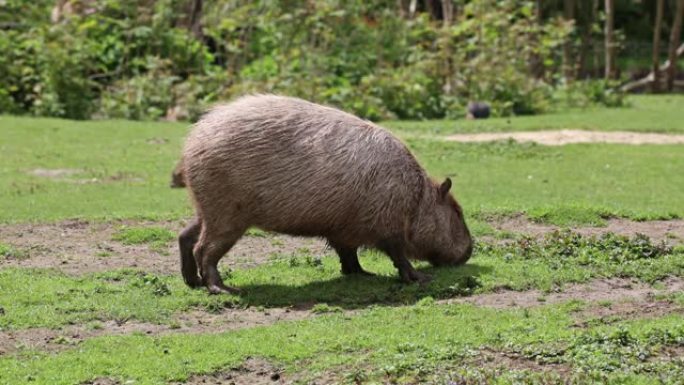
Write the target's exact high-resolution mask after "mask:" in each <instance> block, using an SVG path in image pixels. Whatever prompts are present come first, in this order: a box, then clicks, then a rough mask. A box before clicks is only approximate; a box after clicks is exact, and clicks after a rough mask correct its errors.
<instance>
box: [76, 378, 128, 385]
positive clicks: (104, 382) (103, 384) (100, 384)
mask: <svg viewBox="0 0 684 385" xmlns="http://www.w3.org/2000/svg"><path fill="white" fill-rule="evenodd" d="M119 384H120V382H119V381H116V380H112V379H111V378H106V377H103V378H97V379H95V380H93V381H88V382H83V383H81V385H119Z"/></svg>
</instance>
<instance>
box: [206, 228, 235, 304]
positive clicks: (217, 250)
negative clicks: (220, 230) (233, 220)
mask: <svg viewBox="0 0 684 385" xmlns="http://www.w3.org/2000/svg"><path fill="white" fill-rule="evenodd" d="M241 236H242V232H234V233H230V234H221V235H220V236H210V235H208V234H202V236H201V237H200V241H199V243H198V244H197V246H196V247H195V253H196V255H195V257H196V259H197V260H199V261H201V265H200V274H201V276H202V283H203V284H204V286H206V287H207V290H209V293H210V294H237V293H239V292H240V290H239V289H238V288H234V287H230V286H226V285H225V284H224V283H223V280H222V279H221V275H220V274H219V271H218V262H219V261H220V260H221V258H222V257H223V256H224V255H225V254H226V253H227V252H228V251H229V250H230V249H231V247H233V245H234V244H235V242H237V240H238V239H240V237H241Z"/></svg>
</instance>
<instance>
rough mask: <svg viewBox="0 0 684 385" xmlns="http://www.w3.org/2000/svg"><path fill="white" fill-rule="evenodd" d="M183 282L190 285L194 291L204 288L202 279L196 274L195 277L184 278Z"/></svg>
mask: <svg viewBox="0 0 684 385" xmlns="http://www.w3.org/2000/svg"><path fill="white" fill-rule="evenodd" d="M183 280H184V281H185V284H186V285H188V286H189V287H191V288H193V289H197V288H199V287H202V286H204V285H203V284H202V279H201V278H200V276H199V275H197V274H194V275H189V276H185V275H184V276H183Z"/></svg>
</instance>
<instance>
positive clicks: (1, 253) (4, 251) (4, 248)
mask: <svg viewBox="0 0 684 385" xmlns="http://www.w3.org/2000/svg"><path fill="white" fill-rule="evenodd" d="M26 256H27V253H26V252H25V251H23V250H20V249H17V248H16V247H14V246H11V245H8V244H5V243H0V259H4V258H11V259H23V258H25V257H26Z"/></svg>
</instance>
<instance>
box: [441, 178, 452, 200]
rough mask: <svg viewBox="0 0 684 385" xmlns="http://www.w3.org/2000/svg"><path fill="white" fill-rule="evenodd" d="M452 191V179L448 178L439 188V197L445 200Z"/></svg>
mask: <svg viewBox="0 0 684 385" xmlns="http://www.w3.org/2000/svg"><path fill="white" fill-rule="evenodd" d="M450 189H451V179H449V178H446V179H445V180H444V183H442V185H441V186H439V195H440V196H441V197H442V198H445V197H446V195H447V194H448V193H449V190H450Z"/></svg>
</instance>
